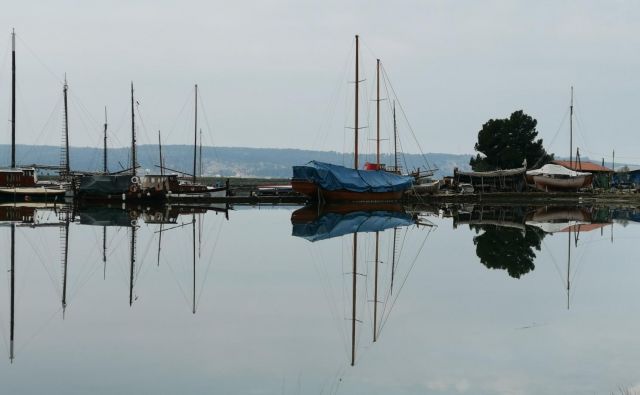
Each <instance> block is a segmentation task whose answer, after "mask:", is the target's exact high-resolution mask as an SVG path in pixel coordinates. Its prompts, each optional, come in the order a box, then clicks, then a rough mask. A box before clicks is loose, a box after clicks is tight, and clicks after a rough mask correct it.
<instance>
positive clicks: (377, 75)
mask: <svg viewBox="0 0 640 395" xmlns="http://www.w3.org/2000/svg"><path fill="white" fill-rule="evenodd" d="M376 91H377V92H376V170H380V59H376ZM376 234H377V233H376Z"/></svg>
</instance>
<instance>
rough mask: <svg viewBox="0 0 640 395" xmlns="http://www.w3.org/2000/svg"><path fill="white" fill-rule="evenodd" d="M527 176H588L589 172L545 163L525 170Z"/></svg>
mask: <svg viewBox="0 0 640 395" xmlns="http://www.w3.org/2000/svg"><path fill="white" fill-rule="evenodd" d="M527 175H528V176H544V175H548V176H561V177H578V176H589V175H591V173H583V172H580V171H575V170H570V169H567V168H566V167H564V166H560V165H554V164H551V163H549V164H547V165H544V166H542V167H541V168H539V169H535V170H529V171H527Z"/></svg>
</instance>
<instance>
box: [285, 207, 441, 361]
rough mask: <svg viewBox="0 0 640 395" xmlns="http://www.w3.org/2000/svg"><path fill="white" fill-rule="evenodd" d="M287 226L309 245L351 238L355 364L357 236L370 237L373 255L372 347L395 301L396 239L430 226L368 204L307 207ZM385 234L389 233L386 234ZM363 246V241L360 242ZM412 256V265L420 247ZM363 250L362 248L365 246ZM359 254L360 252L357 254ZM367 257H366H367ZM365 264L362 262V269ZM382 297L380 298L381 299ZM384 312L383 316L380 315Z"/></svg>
mask: <svg viewBox="0 0 640 395" xmlns="http://www.w3.org/2000/svg"><path fill="white" fill-rule="evenodd" d="M291 223H292V225H293V230H292V235H293V236H294V237H300V238H303V239H306V240H308V241H311V242H319V241H326V240H329V239H334V238H342V237H343V236H351V237H352V241H353V243H352V249H351V257H352V259H351V264H352V268H351V273H349V274H350V276H351V316H350V318H349V321H350V322H351V359H350V364H351V366H354V365H355V362H356V326H357V323H362V320H361V319H360V318H359V314H358V311H359V310H358V276H365V277H366V275H365V274H364V273H363V272H359V271H358V270H359V269H358V265H359V264H362V262H360V261H359V259H358V252H359V248H358V240H359V239H358V235H359V234H360V235H361V237H363V238H364V237H366V236H367V234H372V235H373V237H374V239H373V240H374V242H373V244H372V245H371V250H372V251H373V254H371V255H372V256H373V265H374V269H373V277H374V279H373V300H371V303H372V304H373V322H372V323H371V325H372V329H373V338H372V341H373V342H374V343H375V342H376V341H377V340H378V335H379V332H380V331H381V330H382V326H383V325H384V323H385V322H386V320H387V319H388V317H389V315H390V313H391V308H392V307H393V304H395V301H397V298H398V293H396V295H394V294H393V286H394V280H395V277H396V275H397V273H396V268H397V266H398V264H399V258H400V252H401V251H400V249H399V248H400V247H399V245H398V235H399V231H400V229H401V228H408V227H411V226H415V227H416V228H420V227H423V228H425V227H426V228H428V229H429V231H430V229H431V227H433V224H432V223H431V222H430V221H428V220H426V219H425V218H424V216H423V215H421V214H418V213H415V212H414V213H409V212H407V211H405V208H404V207H403V206H401V205H398V204H370V205H357V204H356V205H334V206H332V205H328V206H322V207H318V206H307V207H303V208H301V209H298V210H296V211H294V212H293V214H292V215H291ZM386 231H389V232H386ZM429 231H426V232H425V240H426V236H428V235H429ZM385 234H388V236H389V237H390V238H391V240H392V243H391V244H390V253H389V254H390V256H391V267H390V275H389V282H388V292H386V293H383V292H380V290H379V277H380V265H381V263H382V262H381V256H382V254H383V253H381V251H380V245H381V237H385ZM364 241H365V243H366V239H365V240H364ZM423 246H424V242H423V243H422V246H421V248H420V250H419V251H418V252H417V253H416V256H415V257H414V258H413V263H414V264H415V262H416V261H417V259H418V257H419V255H420V252H422V247H423ZM365 248H366V244H365ZM361 253H362V251H361ZM371 255H370V256H371ZM366 264H367V262H366V259H365V265H366ZM412 267H413V265H411V266H410V267H409V269H408V270H407V271H406V272H405V274H404V276H405V277H404V278H403V279H402V280H403V283H404V281H406V276H408V275H409V273H410V272H411V269H412ZM383 294H384V297H382V298H381V297H380V295H383ZM379 305H382V308H381V309H382V314H383V318H382V320H381V321H380V322H379V321H378V307H379ZM385 312H386V316H385V315H384V313H385Z"/></svg>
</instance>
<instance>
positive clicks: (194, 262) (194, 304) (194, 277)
mask: <svg viewBox="0 0 640 395" xmlns="http://www.w3.org/2000/svg"><path fill="white" fill-rule="evenodd" d="M192 215H193V219H192V221H191V223H192V231H193V296H192V299H191V300H192V310H191V312H192V313H193V314H195V313H196V215H195V214H192Z"/></svg>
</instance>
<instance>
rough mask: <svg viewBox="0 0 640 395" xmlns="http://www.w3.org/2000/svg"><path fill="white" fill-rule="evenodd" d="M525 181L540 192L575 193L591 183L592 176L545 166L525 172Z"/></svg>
mask: <svg viewBox="0 0 640 395" xmlns="http://www.w3.org/2000/svg"><path fill="white" fill-rule="evenodd" d="M527 181H528V182H529V183H530V184H532V185H534V186H535V188H536V189H539V190H541V191H545V192H549V191H577V190H579V189H581V188H586V187H588V186H590V185H591V182H592V181H593V174H591V173H587V172H579V171H575V170H569V169H567V168H566V167H564V166H560V165H554V164H547V165H544V166H542V167H541V168H539V169H536V170H529V171H527Z"/></svg>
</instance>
